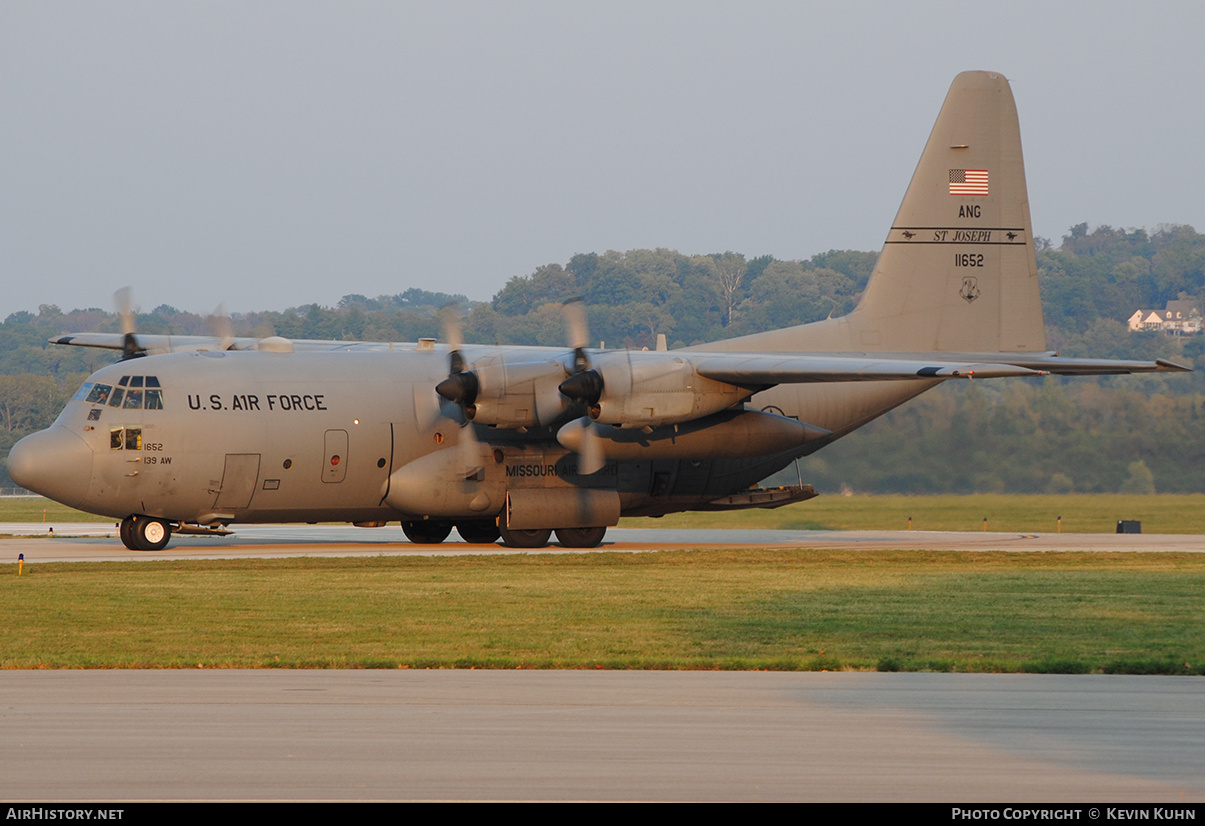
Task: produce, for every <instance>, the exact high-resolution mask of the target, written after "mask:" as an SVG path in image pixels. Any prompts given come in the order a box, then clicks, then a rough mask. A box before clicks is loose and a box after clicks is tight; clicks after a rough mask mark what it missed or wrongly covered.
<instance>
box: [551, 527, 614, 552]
mask: <svg viewBox="0 0 1205 826" xmlns="http://www.w3.org/2000/svg"><path fill="white" fill-rule="evenodd" d="M606 535H607V529H606V528H605V527H602V528H557V529H556V540H557V542H560V543H561V544H562V545H564V546H565V547H566V548H597V547H598V546H599V545H601V544H602V541H603V537H604V536H606Z"/></svg>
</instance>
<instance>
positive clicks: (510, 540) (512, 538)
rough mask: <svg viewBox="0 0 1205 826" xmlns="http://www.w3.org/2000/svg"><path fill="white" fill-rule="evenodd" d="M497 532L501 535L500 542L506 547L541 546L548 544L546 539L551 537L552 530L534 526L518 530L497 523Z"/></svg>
mask: <svg viewBox="0 0 1205 826" xmlns="http://www.w3.org/2000/svg"><path fill="white" fill-rule="evenodd" d="M498 533H499V535H501V537H502V544H504V545H506V546H507V547H508V548H543V547H545V546H546V545H547V544H548V540H549V539H551V538H552V530H551V529H550V528H534V529H532V530H530V531H519V530H511V529H510V528H504V527H502V526H501V525H499V526H498Z"/></svg>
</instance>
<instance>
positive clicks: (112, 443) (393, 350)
mask: <svg viewBox="0 0 1205 826" xmlns="http://www.w3.org/2000/svg"><path fill="white" fill-rule="evenodd" d="M127 299H128V296H127ZM123 316H125V317H126V319H125V326H126V331H125V333H124V334H76V335H64V336H60V337H57V338H54V339H51V341H52V342H53V343H55V344H61V345H76V346H87V347H102V348H109V349H114V350H121V351H122V359H121V360H120V361H118V362H116V363H115V364H112V365H109V366H107V367H104V368H102V369H100V370H98V371H96V372H95V373H94V374H92V375H91V376H90V377H89V378H88V379H87V381H86V382H84V384H83V386H82V387H81V388H80V389H79V392H78V393H76V395H75V397H74V398H73V399H72V400H71V401H70V402H69V403H68V404H67V406H66V407H65V408H64V409H63V411H62V413H60V414H59V416H58V418H57V419H56V420H55V422H54V424H53V425H52V426H51V427H50V428H48V429H46V430H43V431H40V432H38V433H34V434H31V435H29V436H27V437H25V438H24V439H22V440H21V441H20V442H18V443H17V444H16V445H15V446H14V447H13V448H12V451H11V452H10V454H9V459H8V471H9V474H10V475H11V476H12V478H13V480H14V481H15V482H16V483H17V484H19V485H22V486H24V487H26V488H28V489H29V490H31V491H35V492H37V493H40V494H43V495H45V496H47V497H49V498H51V499H54V500H56V501H59V502H62V503H63V504H65V505H69V506H71V507H73V508H79V509H81V510H86V511H90V512H93V513H98V514H105V515H108V516H111V517H113V518H114V519H119V520H121V524H120V536H121V539H122V541H123V542H124V543H125V545H126V546H127V547H129V548H130V549H132V550H142V551H153V550H159V549H162V548H163V547H165V546H166V545H167V543H168V540H169V539H170V537H171V535H172V534H173V533H178V534H223V535H224V534H227V533H229V532H230V531H229V526H230V525H234V524H238V523H257V522H261V523H262V522H307V523H314V522H320V521H321V522H335V521H337V522H350V523H353V524H355V525H358V526H364V527H379V526H383V525H385V524H386V523H387V522H400V523H401V527H402V529H403V531H404V533H405V535H406V536H407V537H408V538H409V539H410V540H411V541H414V542H419V543H436V542H441V541H443V540H444V539H445V538H447V537H448V536H449V535H450V533H451V531H452V530H453V528H455V530H456V531H457V532H458V533H459V534H460V537H461V538H462V539H463V540H465V541H467V542H470V543H494V542H496V541H497V540H498V539H499V538H501V539H502V540H503V542H504V543H505V544H506V545H509V546H512V547H518V548H535V547H542V546H544V545H547V544H548V543H549V542H550V540H551V536H552V533H553V532H555V533H556V537H557V540H558V541H559V542H560V543H561V544H562V545H565V546H568V547H582V548H587V547H595V546H598V545H599V544H601V543H602V541H603V538H604V536H605V533H606V529H607V528H608V527H610V526H614V525H616V524H617V523H618V522H619V519H620V517H621V516H660V515H664V514H667V513H673V512H679V511H687V510H726V509H740V508H759V507H770V508H772V507H780V506H782V505H785V504H788V503H792V502H798V501H803V500H805V499H808V498H811V497H813V496H815V495H816V493H815V491H814V490H813V489H812V487H811V486H810V485H805V484H803V483H802V480H800V484H798V485H787V486H783V487H775V488H763V487H759V486H758V482H759V480H762V479H765V478H766V477H768V476H770V475H771V474H773V473H774V472H776V471H778V470H781V469H783V468H785V467H787V466H788V465H790V464H791V463H792V462H793V461H795V460H797V459H798V458H800V457H803V456H807V455H809V454H811V453H814V452H815V451H817V450H819V449H821V448H823V447H824V446H826V445H828V444H830V443H832V442H833V441H835V440H836V439H839V438H841V437H842V436H845V435H847V434H849V433H851V432H852V431H854V430H856V429H857V428H859V427H861V426H862V425H864V424H866V423H867V422H869V421H871V420H872V419H874V418H876V417H878V416H880V415H882V414H883V413H886V412H887V411H888V410H891V409H892V408H894V407H896V406H898V405H900V404H903V403H904V402H906V401H908V400H909V399H912V398H913V397H915V396H917V395H919V394H920V393H923V392H925V391H926V390H929V389H931V388H933V387H936V386H937V385H938V384H941V383H942V382H944V381H950V380H955V379H960V380H965V379H971V378H1000V377H1010V376H1041V375H1046V374H1056V375H1105V374H1123V373H1144V372H1159V371H1183V370H1187V369H1188V368H1186V367H1182V366H1180V365H1177V364H1174V363H1171V362H1168V361H1163V360H1158V361H1153V362H1145V361H1118V360H1098V359H1073V358H1061V357H1059V356H1058V354H1057V353H1055V352H1052V351H1049V350H1047V349H1046V337H1045V330H1044V327H1043V322H1042V305H1041V300H1040V296H1039V291H1038V272H1037V263H1036V260H1035V253H1034V241H1033V235H1032V229H1031V223H1030V216H1029V204H1028V197H1027V195H1026V185H1025V172H1024V165H1023V161H1022V156H1021V137H1020V127H1019V124H1018V120H1017V112H1016V105H1015V103H1014V101H1013V96H1012V92H1011V90H1010V88H1009V84H1008V81H1007V80H1006V79H1005V77H1004V76H1003V75H1001V74H999V73H994V72H964V73H962V74H960V75H958V76H957V77H956V78H955V79H954V82H953V85H952V86H951V87H950V91H949V93H948V94H947V96H946V99H945V102H944V104H943V105H942V108H941V111H940V113H939V115H938V118H937V122H936V124H935V126H934V127H933V131H932V133H931V135H930V137H929V140H928V143H927V144H926V146H925V149H924V152H923V153H922V155H921V158H920V162H919V164H918V166H917V168H916V171H915V173H914V175H913V177H912V181H911V183H910V184H909V186H908V189H907V192H906V194H905V196H904V200H903V203H902V204H901V206H900V209H899V212H898V214H897V215H896V218H895V221H894V223H893V224H892V226H891V229H890V230H889V232H888V234H887V238H886V241H885V243H884V245H883V249H882V253H881V254H880V256H879V259H878V263H877V265H876V267H875V269H874V272H873V274H872V276H871V279H870V281H869V283H868V285H867V287H866V290H865V293H864V295H863V297H862V299H861V301H860V303H859V304H858V306H857V307H856V308H855V309H854V310H853V311H852V312H851V313H849V314H848V315H846V316H844V317H840V318H829V319H826V320H824V321H818V322H814V323H810V324H804V325H800V326H795V327H789V328H786V329H781V330H774V331H770V332H765V333H759V334H755V335H747V336H743V337H740V338H733V339H729V340H726V341H719V342H715V343H712V344H706V345H700V346H692V347H685V348H680V349H675V350H664V349H662V348H660V347H659V348H658V349H657V350H654V351H630V350H603V349H592V348H589V347H587V346H586V341H587V333H586V330H585V320H584V314H583V311H582V310H581V307H580V305H569V306H568V307H567V317H568V319H569V324H568V326H569V338H570V339H571V341H570V342H569V345H570V346H567V347H565V348H560V349H557V348H547V347H517V346H516V347H505V346H480V345H468V344H465V343H463V342H462V341H461V340H460V336H459V332H458V330H457V327H456V325H455V324H454V323H450V324H448V325H447V336H446V337H447V338H448V339H449V340H448V341H447V343H440V344H437V343H436V342H435V340H433V339H425V340H420V341H418V342H414V343H407V344H397V343H373V342H347V341H314V340H304V341H303V340H295V341H291V340H288V339H284V338H280V337H276V336H273V337H269V338H263V339H253V338H235V337H232V336H230V335H229V334H228V333H227V334H224V335H220V336H215V337H212V338H206V337H186V338H181V337H169V336H154V335H139V334H137V333H136V332H135V331H134V329H133V324H132V313H130V312H128V310H127V311H126V312H124V313H123ZM955 449H956V446H955Z"/></svg>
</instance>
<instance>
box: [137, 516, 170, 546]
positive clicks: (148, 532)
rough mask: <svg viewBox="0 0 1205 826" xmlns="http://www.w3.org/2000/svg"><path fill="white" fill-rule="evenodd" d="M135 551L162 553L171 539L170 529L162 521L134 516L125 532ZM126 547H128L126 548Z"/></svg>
mask: <svg viewBox="0 0 1205 826" xmlns="http://www.w3.org/2000/svg"><path fill="white" fill-rule="evenodd" d="M127 532H128V533H129V535H130V539H131V540H132V541H133V545H134V548H133V550H135V551H162V550H163V549H164V548H166V547H167V542H168V540H169V539H171V538H172V529H171V527H169V526H168V524H167V523H166V522H164V521H163V520H162V519H155V518H153V517H150V516H135V517H133V522H132V523H131V524H130V527H129V529H128V531H127ZM127 547H128V546H127Z"/></svg>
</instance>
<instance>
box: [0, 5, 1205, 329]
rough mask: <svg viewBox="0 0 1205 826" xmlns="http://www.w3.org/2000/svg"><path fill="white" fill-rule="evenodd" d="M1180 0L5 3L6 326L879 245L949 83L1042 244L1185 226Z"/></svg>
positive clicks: (1186, 140)
mask: <svg viewBox="0 0 1205 826" xmlns="http://www.w3.org/2000/svg"><path fill="white" fill-rule="evenodd" d="M1201 32H1205V6H1203V5H1201V4H1192V3H1187V2H1174V3H1159V2H1154V3H1149V4H1143V5H1139V4H1130V3H1119V2H1095V3H1087V2H1084V3H1057V2H1056V3H1025V2H1021V3H993V4H987V3H974V2H961V3H945V2H932V3H925V2H918V3H912V4H908V5H903V4H892V3H856V2H855V3H841V4H835V3H831V2H830V3H824V4H807V3H799V2H791V3H759V2H749V1H748V0H745V2H739V3H738V2H731V3H726V2H725V3H721V2H698V1H697V0H696V2H643V3H627V2H582V3H575V2H548V3H545V2H449V3H438V4H434V3H429V2H424V3H406V2H356V3H345V2H341V3H325V2H288V3H283V2H281V3H276V2H220V1H219V0H214V1H212V2H172V3H156V2H141V3H133V2H55V3H43V2H13V0H5V2H3V3H0V147H3V152H2V153H0V270H2V272H3V279H4V284H5V289H4V290H3V292H2V293H0V318H2V317H4V316H6V315H7V314H9V313H11V312H13V311H16V310H22V309H27V310H36V309H37V306H38V305H39V304H43V303H53V304H58V305H59V306H61V307H63V308H71V307H84V306H100V307H106V308H107V307H110V306H111V304H112V294H113V291H114V290H116V289H117V288H118V287H121V286H124V285H127V284H128V285H132V286H133V287H134V290H135V294H136V296H137V300H138V303H139V304H140V305H141V306H142V307H144V308H151V307H154V306H157V305H158V304H162V303H166V304H172V305H174V306H176V307H179V308H181V309H187V310H194V311H198V312H208V311H211V310H212V309H213V308H214V307H215V306H216V305H217V304H218V303H219V302H224V303H225V304H226V306H227V307H228V308H229V309H230V310H232V311H236V312H238V311H246V310H255V309H283V308H284V307H287V306H295V305H300V304H307V303H312V302H317V303H320V304H327V305H330V304H334V303H335V302H336V301H338V299H339V298H340V297H341V296H343V295H345V294H348V293H363V294H366V295H369V296H375V295H379V294H393V293H397V292H401V291H402V290H404V289H406V288H408V287H421V288H423V289H429V290H438V291H444V292H459V293H465V294H467V295H469V296H470V297H472V298H478V299H485V298H488V297H490V296H491V295H492V294H493V293H495V292H496V291H497V290H498V289H499V288H501V287H502V285H503V284H505V282H506V280H507V279H508V278H510V277H513V276H516V275H526V274H528V273H530V272H531V271H532V270H533V269H534V268H535V267H537V266H539V265H541V264H545V263H549V262H564V261H566V260H568V258H569V257H570V256H572V255H573V254H575V253H578V252H602V251H605V250H607V249H619V250H626V249H634V248H640V247H668V248H671V249H677V250H680V251H681V252H683V253H687V254H697V253H708V252H720V251H724V250H734V251H738V252H743V253H745V254H747V255H750V256H754V255H761V254H767V253H768V254H772V255H774V256H777V257H779V258H788V259H789V258H806V257H809V256H811V255H814V254H816V253H818V252H823V251H825V250H828V249H848V248H852V249H859V250H869V249H877V248H878V247H879V245H880V244H881V242H882V240H883V238H884V236H885V233H886V230H887V227H888V225H889V223H890V221H891V219H892V217H893V216H894V214H895V210H896V208H897V207H898V205H899V201H900V198H901V197H902V195H903V192H904V189H905V187H906V186H907V183H908V179H909V178H910V176H911V174H912V170H913V168H914V166H915V164H916V160H917V158H918V157H919V155H920V151H921V149H922V147H923V145H924V142H925V139H926V138H927V136H928V133H929V129H930V128H931V126H932V123H933V120H934V118H935V117H936V115H937V110H938V108H939V106H940V104H941V101H942V99H943V97H944V96H945V93H946V89H947V88H948V86H949V83H950V81H951V80H952V79H953V77H954V75H955V74H957V73H958V72H960V71H963V70H966V69H988V70H992V71H999V72H1002V73H1003V74H1004V75H1005V76H1007V77H1008V78H1010V80H1011V81H1012V84H1013V93H1014V95H1015V97H1016V99H1017V105H1018V109H1019V111H1020V115H1021V133H1022V139H1023V142H1024V150H1025V158H1026V165H1027V171H1028V175H1029V195H1030V204H1031V211H1032V215H1033V220H1034V230H1035V232H1036V233H1037V234H1038V235H1045V236H1047V237H1050V238H1052V239H1053V240H1054V241H1055V242H1056V243H1057V242H1058V239H1059V238H1060V237H1061V236H1062V235H1063V234H1064V233H1065V232H1066V231H1067V229H1068V228H1069V227H1070V226H1071V225H1073V224H1076V223H1079V222H1081V221H1087V222H1088V223H1089V224H1091V225H1097V224H1111V225H1113V226H1121V227H1147V228H1152V229H1153V228H1155V227H1156V226H1158V225H1159V224H1161V223H1187V224H1192V225H1194V226H1196V227H1197V228H1198V229H1205V198H1202V196H1201V188H1202V184H1203V183H1205V161H1203V160H1202V144H1203V143H1205V137H1203V136H1205V128H1203V126H1205V124H1203V122H1202V121H1203V119H1205V116H1203V106H1202V101H1203V100H1205V58H1203V57H1202V54H1203V49H1202V47H1201V45H1200V42H1199V41H1200V36H1201Z"/></svg>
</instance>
